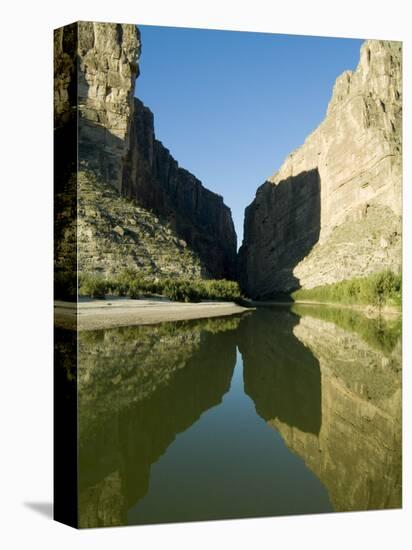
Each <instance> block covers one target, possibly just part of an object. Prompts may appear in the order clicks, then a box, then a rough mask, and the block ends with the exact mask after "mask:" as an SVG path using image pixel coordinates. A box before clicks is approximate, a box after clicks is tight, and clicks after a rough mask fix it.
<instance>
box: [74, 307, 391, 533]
mask: <svg viewBox="0 0 412 550" xmlns="http://www.w3.org/2000/svg"><path fill="white" fill-rule="evenodd" d="M342 311H343V310H332V309H330V308H318V309H315V308H312V307H311V308H309V307H305V308H303V307H301V308H298V307H296V306H294V307H293V309H292V310H290V309H288V308H279V309H260V310H258V311H256V312H253V313H250V314H247V315H244V316H243V317H237V318H236V317H233V318H226V319H210V320H203V321H197V322H180V323H167V324H163V325H157V326H154V327H128V328H121V329H112V330H107V331H99V332H81V333H80V335H79V419H80V421H79V432H80V435H79V517H80V525H81V526H83V527H95V526H102V525H124V524H127V523H128V511H129V510H130V509H131V508H133V507H136V503H139V502H144V501H145V496H146V495H147V494H148V493H150V486H151V476H152V467H153V465H154V464H155V463H157V462H159V461H160V459H161V458H162V460H163V459H164V456H165V455H166V454H167V452H168V448H169V446H170V445H171V444H172V443H173V441H174V440H175V438H176V435H177V434H179V433H183V432H188V430H189V428H190V426H192V425H194V424H196V423H197V422H198V420H199V418H200V416H201V415H202V414H203V413H204V412H205V411H208V410H209V409H211V408H212V407H216V406H219V407H218V408H219V410H221V411H224V412H222V413H221V414H223V415H226V416H225V417H224V418H223V419H221V418H220V417H219V421H222V422H223V424H224V426H225V428H224V429H226V425H227V429H228V430H230V434H231V436H233V430H235V431H237V433H238V434H239V437H241V438H243V440H244V439H247V443H248V445H246V448H247V453H248V456H247V457H246V456H242V457H239V458H241V459H242V461H244V462H245V464H247V467H246V466H245V471H244V475H247V476H249V477H248V479H247V482H246V480H245V479H244V484H245V486H246V485H248V487H250V489H249V488H248V489H245V491H246V492H247V491H248V490H250V499H255V498H256V491H252V488H253V483H254V476H255V477H256V486H257V487H260V485H259V484H258V478H259V476H260V479H259V482H260V481H261V479H262V476H263V477H265V479H267V481H268V482H270V480H271V478H273V477H276V475H279V474H277V472H276V467H273V464H272V465H271V464H269V465H266V464H263V462H262V455H261V451H257V449H256V442H257V440H256V439H254V437H256V434H253V433H251V430H253V429H256V428H255V426H256V425H255V424H253V423H252V422H249V423H246V420H245V418H246V416H245V414H244V413H243V412H242V415H243V416H242V415H240V414H239V411H240V410H241V409H240V408H239V406H238V409H236V408H232V409H230V408H229V407H226V408H225V407H224V406H222V405H220V403H221V402H222V399H223V397H224V395H225V394H227V392H229V391H230V395H232V394H234V393H235V392H237V394H236V395H234V396H233V399H234V400H235V401H236V402H237V401H238V402H242V403H246V402H248V400H249V398H250V399H252V401H253V404H254V407H255V409H256V413H257V415H258V417H260V418H261V419H262V420H263V421H264V423H265V424H266V425H268V426H269V427H270V428H272V429H265V430H263V431H262V433H261V434H260V435H259V437H260V438H261V439H260V440H259V441H260V442H261V441H262V439H264V440H265V441H264V445H263V446H261V447H259V449H262V448H266V447H265V445H267V446H270V445H272V444H275V443H274V442H276V441H278V443H276V444H277V445H278V447H277V449H278V450H277V451H276V450H275V455H274V456H282V460H284V461H288V460H289V461H290V462H293V461H295V462H294V466H293V467H295V468H298V469H299V471H301V472H302V476H303V477H302V478H301V479H302V483H306V484H307V485H305V487H311V490H312V491H313V509H312V511H313V512H318V511H329V510H330V509H331V508H330V506H328V505H327V504H326V501H324V497H322V496H321V491H320V490H318V489H317V488H316V483H314V482H312V481H310V480H309V481H307V476H308V475H309V473H305V472H304V470H307V472H312V474H310V475H313V474H315V476H316V477H317V478H318V480H319V482H320V484H321V485H323V486H324V488H326V490H327V492H328V494H329V499H330V502H331V504H332V508H333V509H334V510H336V511H344V510H365V509H382V508H396V507H399V506H401V371H400V362H401V348H400V325H399V322H393V323H386V322H384V321H382V320H380V321H375V320H368V319H366V318H365V317H363V316H360V315H359V314H357V315H356V314H354V313H348V312H347V311H346V312H342ZM237 347H238V349H239V351H240V354H241V356H239V360H238V361H240V363H238V367H239V368H241V363H242V361H243V380H244V389H243V388H242V387H241V385H240V386H239V385H238V384H233V383H232V386H231V379H232V375H233V371H234V367H235V364H236V348H237ZM247 396H248V397H247ZM225 399H226V398H225ZM245 406H246V405H245ZM252 409H253V407H252ZM243 410H244V409H242V411H243ZM251 412H252V415H253V416H254V417H255V418H256V414H255V413H254V412H253V410H252V411H251ZM227 416H229V417H227ZM240 418H242V420H240ZM239 422H241V424H239ZM202 433H206V434H208V432H207V430H206V431H205V432H202ZM228 433H229V432H228ZM276 434H280V436H281V438H282V440H283V442H284V443H285V444H286V446H287V448H288V449H289V451H288V453H289V454H287V453H286V452H284V451H283V450H282V448H281V444H282V445H284V443H283V442H282V440H281V439H277V438H278V436H277V435H276ZM207 439H208V440H207V445H210V446H213V445H218V443H217V441H216V438H215V437H214V434H210V437H208V438H207ZM190 441H192V440H191V439H190V438H189V447H187V445H188V442H187V440H186V443H185V445H186V447H185V446H184V445H183V447H182V449H185V450H186V451H184V450H181V451H180V452H187V449H188V448H189V449H190ZM193 441H194V440H193ZM279 442H281V443H279ZM249 443H250V445H249ZM267 448H268V449H269V447H267ZM285 449H286V447H285ZM290 451H292V453H290ZM176 456H179V455H178V454H177V455H176ZM270 456H272V455H270ZM293 456H295V457H298V458H299V457H300V459H302V461H303V462H301V463H300V462H299V464H301V465H299V464H296V458H295V459H293V458H292V457H293ZM193 467H194V468H195V467H199V470H201V469H202V464H194V466H193ZM277 467H278V466H277ZM222 468H223V469H225V468H227V469H228V470H227V472H226V473H225V472H223V473H222V472H220V475H223V476H225V477H226V478H227V479H230V478H231V476H233V469H232V468H230V464H228V465H226V462H225V464H224V465H223V463H222ZM247 468H249V469H247ZM290 468H291V469H290V470H287V469H285V470H284V471H285V472H290V476H291V479H290V487H291V489H290V498H289V502H286V501H287V500H288V498H286V497H287V494H286V493H282V494H281V493H279V494H273V495H270V498H269V497H267V496H266V497H265V498H263V496H262V498H261V499H260V500H259V501H258V500H256V502H255V506H254V508H253V510H254V512H255V513H251V514H250V515H255V516H258V515H270V514H271V513H273V514H279V513H291V510H292V513H293V510H295V508H296V510H298V508H297V507H296V506H295V505H293V502H292V501H293V499H294V498H295V499H296V498H299V497H297V496H296V495H298V494H299V493H297V492H296V491H295V493H293V491H294V490H295V489H293V488H292V485H293V483H295V485H296V479H292V473H291V472H292V466H291V467H290ZM236 471H240V470H236ZM296 471H297V470H296ZM282 472H283V470H282ZM198 475H199V476H202V471H199V473H198ZM284 475H285V474H284V473H282V476H284ZM250 476H252V479H250ZM305 476H306V478H305ZM313 478H314V479H315V481H316V478H315V477H314V476H313ZM220 479H221V480H222V478H220ZM305 479H306V481H304V480H305ZM210 483H213V479H210V478H209V479H208V484H210ZM216 483H219V481H218V478H216ZM239 483H242V479H234V480H233V487H236V485H238V484H239ZM288 483H289V482H288ZM299 483H300V481H299ZM157 487H159V483H158V484H157ZM228 487H231V485H230V483H229V485H228ZM286 488H287V484H286ZM157 490H159V488H157ZM211 490H212V492H213V487H212V488H211ZM225 490H226V488H225ZM164 491H166V492H167V491H168V488H166V487H165V488H164ZM286 491H287V489H286ZM319 491H320V492H319ZM292 493H293V495H292ZM195 494H196V498H199V499H204V495H202V494H199V495H197V493H195ZM165 495H166V493H165ZM167 498H168V499H169V500H170V494H167ZM182 498H183V497H182ZM282 498H285V504H284V511H283V512H282V502H279V501H280V500H281V499H282ZM302 498H303V497H302ZM291 499H292V501H291ZM309 501H310V499H309ZM315 501H316V502H315ZM172 502H173V500H172ZM291 502H292V504H291ZM139 506H140V505H139ZM203 506H204V504H203ZM237 506H238V503H237ZM294 506H295V507H294ZM146 508H147V507H146ZM149 508H150V506H149ZM147 509H148V508H147ZM186 509H187V507H183V508H182V510H183V511H182V517H181V519H180V520H181V521H184V520H185V515H184V514H185V513H186V512H185V511H184V510H186ZM237 509H239V508H237ZM302 509H303V508H302V507H301V509H300V511H296V513H303V512H302ZM244 510H246V508H244ZM247 510H250V508H247ZM305 511H306V512H310V511H311V509H310V506H309V509H306V508H305ZM147 513H149V512H147ZM213 514H214V511H213V510H211V511H210V513H208V514H207V517H208V518H211V517H213ZM215 515H216V517H220V516H219V515H218V514H217V513H216V512H215ZM229 516H230V513H228V514H227V515H226V517H229ZM142 517H143V516H142ZM145 517H147V515H146V516H145ZM174 517H176V516H174ZM178 517H180V516H178ZM205 517H206V516H205ZM162 518H163V519H164V516H162ZM191 519H193V518H191ZM198 519H203V518H202V517H199V518H198ZM129 520H130V517H129ZM156 520H157V521H159V518H158V517H150V522H156ZM166 520H167V518H166Z"/></svg>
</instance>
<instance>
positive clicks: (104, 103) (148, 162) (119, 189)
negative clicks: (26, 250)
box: [54, 22, 237, 278]
mask: <svg viewBox="0 0 412 550" xmlns="http://www.w3.org/2000/svg"><path fill="white" fill-rule="evenodd" d="M54 42H55V77H54V106H55V154H56V162H55V168H56V177H55V181H56V193H55V194H56V197H57V200H56V205H57V207H58V206H59V205H60V204H63V203H64V205H65V210H66V213H63V215H61V214H62V213H61V212H60V210H59V211H58V212H56V220H58V224H57V225H58V226H59V227H58V228H57V232H56V236H57V241H56V267H57V268H58V269H62V266H63V265H67V264H68V262H67V258H63V256H62V254H61V251H63V250H68V249H69V247H68V245H67V243H65V242H63V241H64V239H65V236H66V235H68V234H69V233H68V231H66V225H65V220H66V221H67V222H68V224H69V223H70V220H69V216H68V213H69V210H70V212H72V211H73V208H75V201H76V194H77V193H78V191H79V192H80V193H81V192H83V187H82V186H84V185H86V187H87V197H84V198H82V197H80V200H79V201H78V204H79V207H80V210H79V212H78V217H79V223H78V230H79V234H78V235H77V236H78V240H79V247H78V253H79V265H80V270H87V271H88V272H103V273H104V274H107V273H109V272H113V271H118V270H120V269H122V268H123V267H126V266H127V267H133V268H136V269H138V270H143V272H144V274H148V273H150V266H151V268H152V272H153V273H155V274H156V275H159V276H162V275H168V276H169V275H170V274H172V273H174V274H175V275H176V276H194V277H198V276H200V275H202V276H204V277H215V278H223V277H225V278H235V276H236V248H237V245H236V233H235V231H234V225H233V222H232V217H231V213H230V209H229V208H228V207H227V206H226V205H225V204H224V202H223V199H222V197H221V196H219V195H217V194H215V193H212V192H211V191H209V190H208V189H206V188H204V187H203V185H202V184H201V182H200V181H199V180H197V178H196V177H195V176H193V175H192V174H190V173H189V172H188V171H186V170H184V169H182V168H180V167H179V165H178V163H177V161H176V160H175V159H174V158H173V157H172V156H171V155H170V153H169V151H168V150H167V149H166V148H165V147H164V146H163V145H162V144H161V143H160V142H159V141H158V140H156V139H155V136H154V124H153V115H152V113H151V112H150V111H149V109H147V108H146V107H144V106H143V104H142V103H141V102H140V101H139V100H137V99H136V98H135V97H134V91H135V81H136V78H137V76H138V75H139V56H140V49H141V43H140V33H139V31H138V29H137V28H136V27H135V26H134V25H119V24H114V23H92V22H79V23H75V24H72V25H69V26H67V27H64V28H62V29H58V30H57V31H55V39H54ZM77 138H78V148H77V146H76V143H77ZM70 144H74V145H73V147H72V149H73V150H70V154H69V151H68V147H69V148H70ZM77 169H80V171H81V172H82V173H83V174H90V173H93V174H94V176H95V178H94V180H93V181H94V183H93V185H92V187H93V192H92V191H91V189H92V188H91V187H90V185H88V184H87V182H86V179H87V178H84V177H83V176H82V177H80V178H79V179H80V181H79V190H78V189H77V185H78V184H77V181H76V176H75V174H76V171H77ZM68 181H70V182H71V185H70V191H71V192H70V196H71V197H72V199H73V200H72V201H71V203H70V209H69V208H67V207H66V203H67V201H61V200H59V193H64V194H67V187H68V186H67V182H68ZM99 183H100V184H101V192H99V191H98V190H97V188H96V184H97V185H98V184H99ZM107 185H109V186H111V187H112V188H113V191H114V192H113V193H110V191H109V190H108V189H107V187H105V186H107ZM108 193H109V195H110V200H103V204H99V200H100V199H101V198H104V197H106V198H107V199H108V198H109V195H108ZM115 193H117V196H116V195H115ZM124 197H126V198H128V199H132V200H133V201H134V206H133V205H132V204H130V203H129V202H128V201H126V200H123V198H124ZM82 202H84V203H87V209H84V208H83V207H82ZM93 202H94V204H93ZM123 207H124V211H122V208H123ZM89 213H90V215H89ZM99 213H100V214H101V215H100V214H99ZM129 219H133V220H134V221H135V222H136V226H134V225H133V223H129V221H128V220H129ZM138 219H139V220H140V221H139V222H138V221H137V220H138ZM149 220H150V221H149ZM114 221H116V225H115V226H114V227H116V226H119V228H120V229H118V230H116V231H114V233H113V231H112V229H113V227H112V226H113V222H114ZM129 226H130V227H129ZM133 228H135V229H133ZM70 238H71V241H72V240H73V239H72V235H71V236H70ZM166 249H167V250H166ZM70 251H71V255H70V258H71V261H70V265H74V264H75V262H74V259H75V252H76V249H75V247H74V248H73V247H71V248H70Z"/></svg>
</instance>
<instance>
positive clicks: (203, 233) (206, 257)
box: [122, 98, 237, 279]
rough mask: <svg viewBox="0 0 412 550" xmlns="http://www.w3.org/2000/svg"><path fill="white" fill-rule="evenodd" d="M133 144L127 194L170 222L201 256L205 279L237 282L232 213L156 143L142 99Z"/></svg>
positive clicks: (125, 180)
mask: <svg viewBox="0 0 412 550" xmlns="http://www.w3.org/2000/svg"><path fill="white" fill-rule="evenodd" d="M130 139H131V147H130V150H129V155H128V158H127V160H126V164H125V175H124V178H123V187H122V192H123V194H124V195H126V196H128V197H130V198H133V199H135V200H136V201H137V202H138V203H139V204H141V205H142V206H143V207H144V208H147V209H150V210H152V211H153V212H155V213H156V214H157V215H159V216H162V217H163V218H164V219H166V220H167V221H168V222H169V223H170V225H171V227H172V228H173V230H174V231H176V233H177V235H178V236H179V237H180V238H181V239H183V240H184V241H185V242H186V243H187V245H188V246H189V247H190V248H191V249H192V250H194V251H195V252H196V253H197V254H198V256H199V258H200V261H201V263H202V266H203V269H204V275H206V276H213V277H215V278H226V279H236V251H237V239H236V233H235V229H234V224H233V220H232V215H231V212H230V209H229V208H228V207H227V206H226V205H225V204H224V202H223V198H222V197H221V196H220V195H217V194H216V193H212V192H211V191H209V190H208V189H205V188H204V187H203V185H202V183H201V182H200V181H199V180H198V179H197V178H196V177H195V176H194V175H193V174H191V173H190V172H188V171H187V170H184V169H183V168H181V167H180V166H179V165H178V163H177V161H176V160H175V159H174V158H173V157H172V156H171V154H170V152H169V150H168V149H166V147H164V146H163V144H162V143H161V142H160V141H158V140H157V139H156V138H155V134H154V122H153V114H152V113H151V111H150V110H149V109H148V108H147V107H146V106H144V105H143V103H142V102H141V101H140V100H139V99H137V98H135V103H134V116H133V122H132V128H131V134H130Z"/></svg>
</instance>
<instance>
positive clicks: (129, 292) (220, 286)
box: [79, 270, 242, 302]
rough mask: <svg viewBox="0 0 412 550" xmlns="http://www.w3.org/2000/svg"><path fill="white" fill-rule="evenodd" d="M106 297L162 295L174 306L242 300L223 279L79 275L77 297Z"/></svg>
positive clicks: (127, 273)
mask: <svg viewBox="0 0 412 550" xmlns="http://www.w3.org/2000/svg"><path fill="white" fill-rule="evenodd" d="M106 294H115V295H118V296H130V298H133V299H138V298H142V297H145V296H151V295H156V294H157V295H162V296H165V297H167V298H169V299H170V300H173V301H176V302H200V301H201V300H223V301H239V300H241V299H242V296H241V293H240V290H239V285H238V283H237V282H235V281H227V280H226V279H195V280H192V279H158V280H155V279H148V278H145V277H142V276H141V275H139V273H137V272H136V271H133V270H125V271H123V272H122V273H120V274H119V275H117V276H114V277H111V278H104V277H103V276H101V275H94V274H81V275H79V295H80V296H90V297H92V298H104V296H105V295H106Z"/></svg>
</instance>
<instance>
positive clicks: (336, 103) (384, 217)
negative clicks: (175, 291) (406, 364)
mask: <svg viewBox="0 0 412 550" xmlns="http://www.w3.org/2000/svg"><path fill="white" fill-rule="evenodd" d="M401 61H402V59H401V43H399V42H384V41H378V40H368V41H366V42H365V43H364V44H363V46H362V48H361V53H360V62H359V65H358V67H357V69H356V70H355V71H354V72H351V71H346V72H345V73H343V74H342V75H341V76H340V77H339V78H338V79H337V81H336V83H335V87H334V89H333V94H332V98H331V101H330V103H329V106H328V109H327V114H326V117H325V119H324V121H323V122H322V123H321V124H320V126H319V127H318V128H317V129H316V130H315V131H314V132H313V133H312V134H310V136H309V137H308V138H307V139H306V141H305V142H304V144H303V145H302V146H301V147H300V148H299V149H297V150H295V151H293V152H292V153H291V154H290V155H289V156H288V157H287V159H286V160H285V162H284V163H283V165H282V167H281V168H280V170H279V171H278V172H277V173H276V174H274V175H273V176H272V177H271V178H269V179H268V180H267V182H265V183H264V184H263V186H261V187H260V188H259V189H258V191H257V193H256V198H255V200H254V201H253V202H252V204H251V205H250V206H248V208H247V209H246V212H245V224H244V226H245V231H244V240H243V244H242V247H241V250H240V253H239V269H240V278H241V283H242V286H243V288H244V290H245V291H246V292H247V293H248V294H249V295H250V296H252V297H255V298H263V297H270V296H271V295H273V294H275V293H276V292H282V291H286V292H287V291H290V290H292V289H294V288H298V287H299V286H302V287H306V288H311V287H314V286H317V285H321V284H326V283H332V282H336V281H339V280H343V279H348V278H351V277H354V276H359V275H367V274H369V273H372V272H375V271H380V270H382V269H384V268H385V267H390V268H391V269H393V270H395V271H396V270H398V269H399V268H400V264H401V232H402V227H401V210H402V204H401V201H402V192H401V186H402V179H401V175H402V172H401V164H402V152H401V125H402V73H401ZM314 171H315V172H316V174H317V176H318V190H317V193H318V197H317V198H316V189H314V183H313V174H314ZM314 197H315V198H314ZM292 252H294V255H293V254H292Z"/></svg>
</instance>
